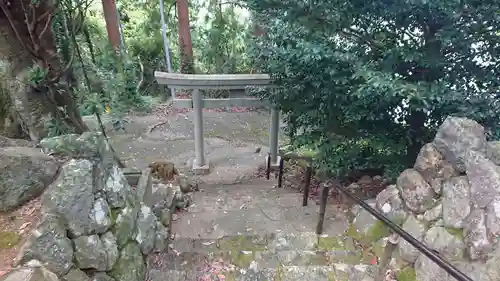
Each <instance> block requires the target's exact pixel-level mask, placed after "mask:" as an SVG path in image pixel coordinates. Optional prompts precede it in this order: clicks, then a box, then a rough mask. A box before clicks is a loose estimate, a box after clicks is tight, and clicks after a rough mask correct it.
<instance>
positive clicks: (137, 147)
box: [85, 111, 270, 184]
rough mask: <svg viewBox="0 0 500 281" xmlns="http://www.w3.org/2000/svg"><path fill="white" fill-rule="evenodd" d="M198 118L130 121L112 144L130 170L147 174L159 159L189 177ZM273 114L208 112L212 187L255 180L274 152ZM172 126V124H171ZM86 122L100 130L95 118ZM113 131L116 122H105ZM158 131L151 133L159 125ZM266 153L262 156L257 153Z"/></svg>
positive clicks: (132, 118) (207, 178) (207, 144)
mask: <svg viewBox="0 0 500 281" xmlns="http://www.w3.org/2000/svg"><path fill="white" fill-rule="evenodd" d="M192 115H193V113H192V112H186V113H178V114H173V115H170V116H167V117H166V118H163V119H159V118H158V117H156V116H152V115H148V116H130V117H127V120H128V121H129V122H128V123H127V124H125V132H123V131H121V132H114V131H112V130H108V134H109V136H110V138H111V142H112V145H113V147H114V148H115V150H116V151H117V152H118V153H119V155H120V158H121V159H122V160H123V161H124V162H125V164H126V165H127V166H128V167H133V168H137V169H144V168H146V167H147V165H148V164H149V163H151V162H152V161H155V160H168V161H171V162H174V163H175V164H176V166H177V167H179V168H180V169H181V170H184V172H186V173H189V168H188V167H191V163H192V162H191V161H192V159H193V158H194V155H195V152H194V140H193V138H194V136H193V124H192V120H193V116H192ZM269 118H270V117H269V113H268V112H265V111H264V112H262V111H259V112H243V113H232V112H212V111H208V112H204V132H205V152H206V157H207V158H208V159H209V161H210V164H211V166H212V169H211V171H212V172H211V173H210V174H209V175H206V176H203V177H201V178H200V181H202V182H206V183H220V184H230V183H236V182H241V181H242V180H243V179H245V178H248V177H252V175H253V174H254V173H255V170H256V168H257V167H258V166H259V165H263V164H264V163H265V156H266V155H267V152H268V151H269V150H268V148H267V146H268V143H269V133H268V130H269V122H270V121H269ZM165 121H167V122H165ZM85 122H86V123H87V124H89V126H90V127H92V128H96V126H97V123H96V122H95V120H94V119H93V117H86V118H85ZM103 122H104V123H105V124H106V127H107V128H108V129H111V125H110V124H111V120H110V119H109V118H106V117H105V116H104V117H103ZM163 122H165V123H164V124H163V125H160V126H157V127H156V128H155V129H154V130H152V131H151V132H150V129H151V128H152V127H153V126H155V125H157V124H159V123H163ZM259 147H260V148H261V150H260V152H259V153H256V151H257V148H259Z"/></svg>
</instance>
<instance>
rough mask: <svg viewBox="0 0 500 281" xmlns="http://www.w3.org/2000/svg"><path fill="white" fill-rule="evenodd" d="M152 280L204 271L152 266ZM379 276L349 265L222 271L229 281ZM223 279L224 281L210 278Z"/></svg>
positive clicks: (346, 280)
mask: <svg viewBox="0 0 500 281" xmlns="http://www.w3.org/2000/svg"><path fill="white" fill-rule="evenodd" d="M149 268H150V270H149V272H148V279H147V280H150V281H163V280H166V278H167V276H168V280H169V281H198V280H207V279H200V277H201V276H202V275H204V273H203V272H199V271H193V270H175V269H166V268H152V267H151V266H150V267H149ZM376 273H377V268H376V267H375V266H369V265H348V264H343V263H338V264H332V265H329V266H317V265H313V266H278V267H277V268H259V267H258V265H256V264H252V265H251V267H250V268H248V269H242V268H235V269H234V270H231V271H221V272H219V273H218V275H219V276H224V279H222V280H226V281H277V280H283V281H374V280H375V277H376ZM208 280H221V279H208Z"/></svg>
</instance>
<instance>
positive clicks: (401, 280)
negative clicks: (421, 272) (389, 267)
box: [396, 267, 417, 281]
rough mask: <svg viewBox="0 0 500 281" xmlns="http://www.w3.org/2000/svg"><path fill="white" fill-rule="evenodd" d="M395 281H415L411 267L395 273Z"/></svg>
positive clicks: (415, 277)
mask: <svg viewBox="0 0 500 281" xmlns="http://www.w3.org/2000/svg"><path fill="white" fill-rule="evenodd" d="M396 280H398V281H417V274H416V273H415V270H414V269H413V268H411V267H405V268H403V269H402V270H399V271H398V272H396Z"/></svg>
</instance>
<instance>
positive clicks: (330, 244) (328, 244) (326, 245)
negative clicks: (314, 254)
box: [315, 237, 345, 251]
mask: <svg viewBox="0 0 500 281" xmlns="http://www.w3.org/2000/svg"><path fill="white" fill-rule="evenodd" d="M315 248H316V249H317V250H319V251H332V250H339V249H345V245H344V243H342V241H340V240H339V239H338V238H337V237H319V238H318V243H317V244H316V245H315Z"/></svg>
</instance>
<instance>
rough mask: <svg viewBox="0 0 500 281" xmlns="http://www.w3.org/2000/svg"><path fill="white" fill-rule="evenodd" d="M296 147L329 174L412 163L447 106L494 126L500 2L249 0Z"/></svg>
mask: <svg viewBox="0 0 500 281" xmlns="http://www.w3.org/2000/svg"><path fill="white" fill-rule="evenodd" d="M247 3H248V5H249V7H250V8H251V10H252V11H253V13H254V15H255V21H256V22H257V23H259V24H261V26H262V28H263V29H264V30H265V34H264V35H263V36H261V37H259V38H257V40H256V44H255V45H254V48H253V50H252V52H251V55H252V58H253V59H254V60H255V62H256V64H257V65H258V68H259V69H261V70H262V71H263V72H268V73H270V74H271V75H272V78H274V79H275V80H276V82H277V84H278V85H279V86H281V87H280V89H279V90H278V91H274V92H265V93H262V95H263V96H265V97H267V98H270V99H272V100H274V101H275V102H276V104H277V105H278V106H279V107H280V108H281V109H282V110H283V112H284V114H286V118H287V121H288V124H289V126H288V130H289V134H290V136H291V139H292V143H293V145H295V146H304V145H305V146H312V147H314V148H316V149H317V150H318V154H317V157H318V159H319V160H320V166H321V167H322V168H323V169H324V170H326V171H328V172H331V173H333V174H334V175H342V174H344V173H345V171H346V170H350V169H363V168H369V167H384V168H385V171H386V172H388V173H390V172H393V173H397V172H400V171H401V169H402V168H403V167H404V166H408V165H411V163H412V162H413V161H414V159H415V157H416V154H417V153H418V151H419V149H420V148H421V146H422V145H423V144H424V143H426V142H428V141H429V140H431V138H432V136H433V135H434V133H435V131H436V129H437V126H439V124H440V123H441V122H442V121H443V120H444V118H445V117H446V116H448V115H460V116H466V117H470V118H473V119H475V120H477V121H478V122H480V123H482V124H483V125H484V126H486V127H487V128H488V129H489V131H490V132H491V134H492V135H498V132H499V127H498V126H499V121H498V120H500V119H499V117H500V116H499V114H500V111H499V109H500V108H499V106H500V103H499V100H498V92H499V89H500V87H499V86H500V84H499V83H500V80H499V79H498V70H499V61H500V56H499V51H500V36H499V34H498V26H499V25H500V16H499V13H498V11H499V10H500V2H498V1H467V0H466V1H458V2H457V1H419V0H416V1H406V0H405V1H359V0H352V1H344V0H327V1H297V0H279V1H278V0H263V1H261V0H259V1H257V0H247Z"/></svg>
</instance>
